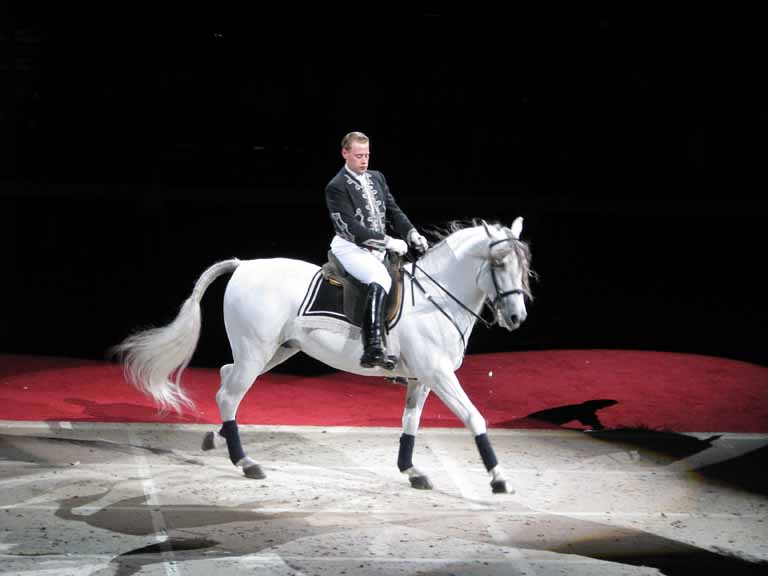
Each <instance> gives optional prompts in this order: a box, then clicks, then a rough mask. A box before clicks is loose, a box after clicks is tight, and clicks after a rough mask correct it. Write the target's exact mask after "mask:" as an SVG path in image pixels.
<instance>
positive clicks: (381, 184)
mask: <svg viewBox="0 0 768 576" xmlns="http://www.w3.org/2000/svg"><path fill="white" fill-rule="evenodd" d="M341 155H342V156H343V158H344V161H345V164H344V166H343V167H342V168H341V170H339V172H338V174H336V176H334V177H333V179H331V181H330V182H329V183H328V185H327V186H326V187H325V201H326V203H327V204H328V212H329V213H330V215H331V221H332V222H333V227H334V231H335V232H336V235H335V236H334V238H333V241H332V242H331V252H332V253H333V255H334V256H336V258H338V260H339V261H340V262H341V264H342V266H344V268H345V269H346V271H347V272H348V273H349V274H351V275H352V276H354V277H355V278H356V279H357V280H359V281H360V282H362V283H363V284H366V285H367V286H368V294H367V297H366V302H365V316H364V317H363V326H362V336H363V346H364V351H363V355H362V357H361V358H360V365H361V366H363V367H364V368H372V367H374V366H381V367H384V368H388V369H391V368H393V367H394V365H393V364H394V363H393V362H392V360H391V359H390V358H389V357H388V356H387V354H386V351H385V349H384V343H383V339H382V325H383V321H384V319H383V316H384V301H385V299H386V296H387V294H388V293H389V290H390V288H391V284H392V280H391V278H390V276H389V273H388V272H387V269H386V267H385V266H384V264H383V260H384V257H385V255H386V251H387V250H390V251H392V252H395V253H396V254H400V255H402V254H405V253H406V252H407V251H408V245H407V244H406V243H405V242H404V241H403V240H400V239H398V238H393V237H391V236H388V235H387V223H389V225H390V228H391V229H392V230H393V231H394V233H395V234H397V235H398V236H400V237H401V238H406V239H407V240H408V243H409V244H410V245H411V246H412V247H413V248H414V249H416V250H417V251H420V252H424V251H426V250H427V248H428V247H429V245H428V244H427V239H426V238H424V236H422V235H421V234H419V232H418V231H417V230H416V228H415V227H414V226H413V224H411V221H410V220H409V219H408V217H407V216H406V215H405V214H404V213H403V211H402V210H400V208H399V207H398V205H397V203H396V202H395V199H394V197H393V196H392V194H391V193H390V191H389V187H388V186H387V181H386V180H385V179H384V175H383V174H382V173H381V172H376V171H373V170H368V162H369V160H370V157H371V153H370V140H369V139H368V137H367V136H366V135H365V134H363V133H362V132H350V133H349V134H347V135H346V136H344V139H343V140H342V141H341Z"/></svg>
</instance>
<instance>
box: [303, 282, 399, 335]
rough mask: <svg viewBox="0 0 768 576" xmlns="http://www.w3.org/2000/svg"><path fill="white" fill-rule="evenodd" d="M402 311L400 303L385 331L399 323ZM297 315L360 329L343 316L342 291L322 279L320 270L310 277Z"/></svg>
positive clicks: (339, 287) (357, 324)
mask: <svg viewBox="0 0 768 576" xmlns="http://www.w3.org/2000/svg"><path fill="white" fill-rule="evenodd" d="M401 281H402V280H401ZM402 310H403V306H402V302H400V306H399V307H398V310H397V313H396V314H395V315H394V317H393V318H392V320H390V321H389V323H388V324H387V330H392V328H394V327H395V325H396V324H397V323H398V322H399V321H400V315H401V314H402ZM298 315H299V316H314V317H318V316H325V317H327V318H335V319H337V320H342V321H344V322H347V323H349V324H352V325H353V326H357V327H358V328H359V327H360V322H354V321H353V320H352V319H351V318H349V317H348V316H347V315H346V314H344V289H343V288H342V287H341V286H337V285H335V284H331V283H330V282H328V281H327V280H326V279H324V278H323V274H322V271H320V270H318V272H317V273H316V274H315V275H314V276H313V277H312V281H311V282H310V283H309V288H307V292H306V294H305V295H304V300H303V301H302V303H301V306H300V307H299V313H298Z"/></svg>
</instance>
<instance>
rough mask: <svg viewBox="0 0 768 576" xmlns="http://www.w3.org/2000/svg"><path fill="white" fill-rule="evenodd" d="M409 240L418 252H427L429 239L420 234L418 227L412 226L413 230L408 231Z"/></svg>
mask: <svg viewBox="0 0 768 576" xmlns="http://www.w3.org/2000/svg"><path fill="white" fill-rule="evenodd" d="M408 242H410V244H411V246H413V247H414V248H415V249H416V250H417V251H418V252H426V251H427V249H428V248H429V243H428V242H427V239H426V238H424V236H422V235H421V234H419V232H418V231H417V230H416V228H411V231H410V232H408Z"/></svg>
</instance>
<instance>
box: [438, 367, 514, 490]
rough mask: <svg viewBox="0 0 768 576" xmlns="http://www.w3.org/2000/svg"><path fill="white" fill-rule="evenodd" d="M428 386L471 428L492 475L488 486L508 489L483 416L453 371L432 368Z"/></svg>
mask: <svg viewBox="0 0 768 576" xmlns="http://www.w3.org/2000/svg"><path fill="white" fill-rule="evenodd" d="M429 386H430V388H431V389H432V390H434V391H435V394H437V396H438V397H439V398H440V400H442V401H443V402H444V403H445V405H446V406H448V408H450V409H451V412H453V413H454V414H455V415H456V416H457V417H458V418H459V419H460V420H461V421H462V422H463V423H464V426H466V427H467V429H468V430H469V431H470V432H472V435H473V436H474V438H475V444H476V445H477V449H478V451H479V452H480V458H481V459H482V460H483V464H484V465H485V469H486V470H487V471H488V473H489V474H490V476H491V489H492V490H493V492H494V494H503V493H507V492H510V490H508V489H507V481H506V478H505V477H504V471H503V470H502V468H501V466H500V465H499V461H498V460H497V459H496V453H495V452H494V450H493V446H491V441H490V439H489V438H488V431H487V428H486V424H485V419H484V418H483V417H482V415H481V414H480V412H479V411H478V409H477V408H476V407H475V405H474V404H473V403H472V401H471V400H470V399H469V397H468V396H467V393H466V392H464V389H463V388H462V387H461V384H460V383H459V379H458V378H457V377H456V374H454V373H453V371H452V370H448V369H444V370H435V371H434V372H433V379H432V380H430V382H429Z"/></svg>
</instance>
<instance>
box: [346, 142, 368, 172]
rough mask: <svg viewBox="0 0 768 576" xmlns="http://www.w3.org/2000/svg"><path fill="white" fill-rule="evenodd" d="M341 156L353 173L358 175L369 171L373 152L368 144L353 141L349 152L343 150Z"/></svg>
mask: <svg viewBox="0 0 768 576" xmlns="http://www.w3.org/2000/svg"><path fill="white" fill-rule="evenodd" d="M341 155H342V156H344V160H346V162H347V166H348V167H349V169H350V170H352V171H353V172H356V173H358V174H362V173H364V172H365V171H366V170H368V160H369V159H370V158H371V151H370V147H369V144H368V142H358V141H356V140H353V141H352V144H351V146H350V148H349V150H347V149H345V148H342V149H341Z"/></svg>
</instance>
